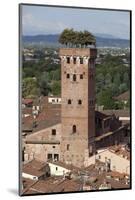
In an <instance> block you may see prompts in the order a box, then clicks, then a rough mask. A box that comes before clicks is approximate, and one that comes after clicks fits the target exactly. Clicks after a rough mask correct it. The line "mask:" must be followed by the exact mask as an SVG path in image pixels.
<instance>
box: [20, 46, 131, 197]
mask: <svg viewBox="0 0 135 200" xmlns="http://www.w3.org/2000/svg"><path fill="white" fill-rule="evenodd" d="M59 56H60V59H61V87H62V92H61V97H53V96H51V97H40V98H39V99H38V100H31V99H23V101H22V128H21V129H22V141H23V142H22V191H21V193H22V194H33V193H53V192H54V193H57V192H72V191H73V192H74V191H88V190H101V189H118V188H130V117H129V115H128V117H127V118H126V119H125V118H122V120H120V117H125V116H124V114H122V113H121V114H120V115H119V114H118V113H117V114H115V111H102V112H100V111H98V110H96V109H95V59H96V56H97V51H96V49H95V48H62V49H60V51H59ZM117 112H118V111H117ZM125 112H126V111H125Z"/></svg>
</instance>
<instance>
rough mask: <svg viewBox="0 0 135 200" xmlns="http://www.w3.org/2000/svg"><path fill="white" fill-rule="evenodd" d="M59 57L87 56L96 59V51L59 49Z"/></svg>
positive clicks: (94, 49)
mask: <svg viewBox="0 0 135 200" xmlns="http://www.w3.org/2000/svg"><path fill="white" fill-rule="evenodd" d="M59 55H60V56H65V55H66V56H81V57H85V56H89V57H93V58H96V56H97V49H96V48H61V49H60V50H59Z"/></svg>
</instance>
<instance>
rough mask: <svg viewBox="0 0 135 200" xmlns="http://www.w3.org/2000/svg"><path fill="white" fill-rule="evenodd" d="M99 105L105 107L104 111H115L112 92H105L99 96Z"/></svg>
mask: <svg viewBox="0 0 135 200" xmlns="http://www.w3.org/2000/svg"><path fill="white" fill-rule="evenodd" d="M97 104H98V105H103V106H104V109H113V108H114V107H115V101H114V100H113V98H112V94H111V91H110V90H103V91H101V92H100V93H99V94H98V95H97Z"/></svg>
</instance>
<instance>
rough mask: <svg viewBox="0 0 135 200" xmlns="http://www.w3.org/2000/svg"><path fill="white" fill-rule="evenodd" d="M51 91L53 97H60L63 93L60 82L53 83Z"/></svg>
mask: <svg viewBox="0 0 135 200" xmlns="http://www.w3.org/2000/svg"><path fill="white" fill-rule="evenodd" d="M51 91H52V94H53V95H60V93H61V83H60V81H53V83H52V85H51Z"/></svg>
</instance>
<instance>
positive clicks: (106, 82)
mask: <svg viewBox="0 0 135 200" xmlns="http://www.w3.org/2000/svg"><path fill="white" fill-rule="evenodd" d="M129 73H130V69H129V68H127V67H126V66H124V65H123V64H122V59H121V58H120V57H119V56H111V55H109V54H108V55H106V56H105V57H104V59H103V61H102V64H100V65H97V66H96V96H97V104H98V105H104V108H108V109H122V108H124V105H123V104H122V103H121V102H116V101H115V100H114V98H113V97H115V96H118V95H120V94H121V93H123V92H125V91H127V90H129V89H130V81H129Z"/></svg>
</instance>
